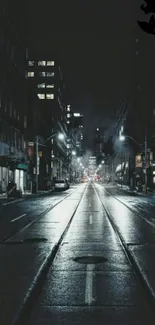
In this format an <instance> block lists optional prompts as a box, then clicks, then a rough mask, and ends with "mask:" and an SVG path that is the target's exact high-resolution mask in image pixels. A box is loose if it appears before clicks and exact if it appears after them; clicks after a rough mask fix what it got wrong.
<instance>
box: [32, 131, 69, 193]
mask: <svg viewBox="0 0 155 325" xmlns="http://www.w3.org/2000/svg"><path fill="white" fill-rule="evenodd" d="M55 136H57V137H58V139H59V140H63V139H64V134H63V133H58V134H57V133H54V134H52V135H51V136H50V137H49V138H47V139H46V140H45V141H44V143H43V144H42V143H41V144H40V143H39V141H38V139H39V137H38V135H37V136H36V193H37V192H38V174H39V173H38V170H39V157H38V147H39V145H40V146H42V147H46V145H45V143H46V142H48V141H49V140H50V139H52V138H54V137H55Z"/></svg>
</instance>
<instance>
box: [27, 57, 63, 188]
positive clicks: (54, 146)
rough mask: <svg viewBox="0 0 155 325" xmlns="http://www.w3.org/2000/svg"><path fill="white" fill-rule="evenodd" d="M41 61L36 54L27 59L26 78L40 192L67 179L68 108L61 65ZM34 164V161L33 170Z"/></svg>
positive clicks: (50, 61) (47, 58) (48, 58)
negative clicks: (32, 107) (33, 98)
mask: <svg viewBox="0 0 155 325" xmlns="http://www.w3.org/2000/svg"><path fill="white" fill-rule="evenodd" d="M30 57H31V58H30ZM42 58H43V59H44V60H42V59H39V58H38V55H37V53H36V54H30V55H29V60H28V68H27V78H28V81H29V85H30V88H31V89H32V90H33V91H35V96H36V103H35V106H36V107H37V109H36V111H37V115H38V122H37V124H36V123H35V119H34V123H35V133H36V135H37V137H38V139H39V140H38V151H39V153H40V154H39V157H38V160H39V161H38V164H39V168H38V169H39V171H38V173H39V176H38V177H39V186H40V188H45V187H46V186H47V185H46V184H47V182H51V181H52V179H53V177H54V178H59V179H60V178H66V176H67V171H68V162H67V105H66V96H65V92H66V89H65V83H64V79H63V75H62V71H61V68H60V65H59V64H58V62H57V61H56V60H54V59H51V57H49V56H47V55H44V57H42ZM59 134H63V136H64V139H63V140H60V139H59V137H58V136H59ZM32 140H33V141H34V142H35V139H32ZM35 151H36V150H35ZM35 164H36V162H35V157H34V167H35ZM34 173H36V171H35V170H34ZM34 176H35V175H34Z"/></svg>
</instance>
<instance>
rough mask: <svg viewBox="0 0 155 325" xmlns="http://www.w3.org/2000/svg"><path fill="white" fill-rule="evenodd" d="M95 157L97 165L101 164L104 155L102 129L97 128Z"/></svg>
mask: <svg viewBox="0 0 155 325" xmlns="http://www.w3.org/2000/svg"><path fill="white" fill-rule="evenodd" d="M94 145H95V150H94V151H95V156H96V159H97V164H99V163H100V162H101V160H102V159H103V154H104V128H101V127H98V128H96V130H95V139H94Z"/></svg>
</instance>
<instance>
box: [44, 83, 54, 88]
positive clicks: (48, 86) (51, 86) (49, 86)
mask: <svg viewBox="0 0 155 325" xmlns="http://www.w3.org/2000/svg"><path fill="white" fill-rule="evenodd" d="M46 88H54V84H52V85H46Z"/></svg>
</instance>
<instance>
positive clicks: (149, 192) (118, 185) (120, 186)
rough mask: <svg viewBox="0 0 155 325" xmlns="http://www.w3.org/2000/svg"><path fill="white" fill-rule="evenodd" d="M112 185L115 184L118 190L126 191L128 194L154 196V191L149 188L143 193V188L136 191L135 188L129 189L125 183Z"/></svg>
mask: <svg viewBox="0 0 155 325" xmlns="http://www.w3.org/2000/svg"><path fill="white" fill-rule="evenodd" d="M114 186H116V187H117V188H118V189H119V190H121V191H124V192H128V193H130V194H136V195H140V196H153V197H154V196H155V193H154V192H151V191H149V190H147V193H145V191H144V190H143V191H142V192H138V191H137V190H131V189H130V187H129V186H127V185H123V184H122V185H120V184H116V185H115V184H114Z"/></svg>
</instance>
